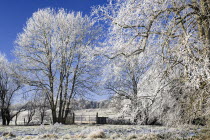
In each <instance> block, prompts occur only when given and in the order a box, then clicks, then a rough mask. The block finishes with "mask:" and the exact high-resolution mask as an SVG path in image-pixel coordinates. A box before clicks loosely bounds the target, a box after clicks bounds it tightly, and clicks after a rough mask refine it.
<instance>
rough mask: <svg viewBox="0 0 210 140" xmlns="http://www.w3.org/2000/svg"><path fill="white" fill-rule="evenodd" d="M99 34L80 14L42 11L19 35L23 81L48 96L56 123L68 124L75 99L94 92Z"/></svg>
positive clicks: (92, 22) (17, 52) (18, 55)
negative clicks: (93, 68)
mask: <svg viewBox="0 0 210 140" xmlns="http://www.w3.org/2000/svg"><path fill="white" fill-rule="evenodd" d="M99 30H100V28H97V27H95V21H94V20H92V19H90V18H89V17H88V16H82V14H81V13H80V12H78V13H74V12H71V13H67V12H66V11H65V10H63V9H60V10H58V12H56V11H55V10H53V9H42V10H39V11H37V12H35V13H34V14H33V16H32V17H31V18H30V19H29V20H28V21H27V24H26V27H24V29H23V33H21V34H19V35H18V38H17V40H16V43H17V47H16V48H15V54H16V56H17V57H18V58H19V60H20V64H21V67H22V70H23V71H24V72H25V75H24V76H23V75H22V76H19V78H21V79H22V80H23V81H24V82H25V83H27V84H29V85H30V86H34V87H36V88H37V90H40V91H41V92H42V93H44V94H46V95H47V100H48V101H49V104H50V107H51V111H52V118H53V123H55V122H62V123H65V119H66V117H67V115H68V113H69V108H70V103H71V99H72V98H73V97H75V95H76V94H82V93H84V92H88V91H87V90H91V85H92V84H93V81H94V76H93V75H94V74H93V71H91V69H92V66H93V65H92V64H91V63H92V61H93V58H94V57H93V55H92V50H93V48H94V47H93V45H92V44H93V42H94V41H95V40H96V39H97V38H98V37H100V36H99V35H98V32H99ZM56 110H58V112H57V111H56Z"/></svg>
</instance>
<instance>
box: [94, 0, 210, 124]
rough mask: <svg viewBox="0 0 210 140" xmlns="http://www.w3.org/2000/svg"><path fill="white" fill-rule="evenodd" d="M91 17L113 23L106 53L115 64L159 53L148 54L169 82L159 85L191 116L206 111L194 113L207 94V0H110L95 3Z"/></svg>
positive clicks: (209, 37) (209, 31)
mask: <svg viewBox="0 0 210 140" xmlns="http://www.w3.org/2000/svg"><path fill="white" fill-rule="evenodd" d="M93 15H94V16H95V17H96V18H97V19H98V20H102V21H105V23H107V24H109V25H110V28H109V34H108V39H107V40H106V42H107V43H106V45H107V47H105V48H104V55H105V56H106V57H107V58H109V59H115V60H116V61H115V60H113V61H115V62H113V64H114V65H116V63H117V64H118V63H123V62H124V61H125V60H127V59H128V60H130V62H132V61H134V60H132V57H133V56H137V57H138V56H139V55H140V54H141V53H145V52H146V51H151V52H153V54H156V55H153V56H147V57H150V58H151V59H152V58H153V59H152V60H155V61H154V62H153V64H155V65H157V67H159V68H160V70H162V72H161V75H162V79H164V80H165V82H163V83H165V85H162V86H161V87H164V88H165V91H168V92H169V93H172V94H171V95H172V96H173V98H176V99H177V100H173V102H176V103H175V105H177V104H179V105H178V106H179V108H186V110H187V111H186V112H189V113H188V114H187V115H186V114H185V116H188V120H189V118H193V117H194V118H195V117H198V116H199V115H198V114H200V115H201V114H202V113H198V114H197V113H196V112H197V111H199V110H203V106H204V104H206V99H208V97H209V95H207V94H208V93H209V92H208V91H209V89H208V85H209V74H210V73H209V72H210V71H209V59H210V50H209V48H210V2H209V0H189V1H183V0H126V1H124V0H110V1H109V4H107V5H105V6H98V7H95V8H94V9H93ZM154 56H155V57H154ZM157 62H159V63H157ZM116 66H117V65H116ZM123 68H125V69H124V70H126V67H124V66H123V67H121V68H118V69H120V70H121V69H123ZM152 68H153V69H154V67H152ZM121 74H122V71H118V77H117V74H115V73H114V76H113V77H115V76H116V77H117V78H118V79H120V80H122V79H123V78H122V77H123V76H121ZM117 78H115V79H117ZM122 81H123V80H122ZM118 82H119V80H118ZM120 83H121V82H119V83H118V84H120ZM112 86H114V84H112ZM161 87H160V88H159V89H162V88H161ZM118 88H120V86H119V87H118ZM158 91H160V90H158ZM131 93H132V91H128V90H127V91H126V94H131ZM178 94H180V96H179V97H178V98H177V97H176V96H177V95H178ZM167 97H169V94H168V96H167ZM184 99H186V101H185V103H184V102H183V100H184ZM186 103H187V104H186ZM184 106H185V107H184ZM198 106H199V107H198ZM163 110H164V109H163ZM179 111H180V110H179ZM177 112H178V111H177ZM180 112H182V111H180ZM190 112H191V113H190ZM182 115H183V114H181V115H180V116H182ZM186 118H187V117H186Z"/></svg>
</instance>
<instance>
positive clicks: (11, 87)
mask: <svg viewBox="0 0 210 140" xmlns="http://www.w3.org/2000/svg"><path fill="white" fill-rule="evenodd" d="M12 67H13V66H12V64H11V63H10V62H8V60H7V59H6V57H5V56H4V55H3V54H1V53H0V109H1V117H2V125H9V123H10V121H11V119H12V118H13V117H14V116H15V115H13V114H12V112H11V105H12V101H13V98H14V96H15V93H17V91H18V90H19V89H20V88H21V84H20V81H19V80H17V79H16V78H14V76H13V75H12V71H11V69H12Z"/></svg>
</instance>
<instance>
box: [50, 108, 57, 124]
mask: <svg viewBox="0 0 210 140" xmlns="http://www.w3.org/2000/svg"><path fill="white" fill-rule="evenodd" d="M51 111H52V119H53V120H52V123H53V124H55V123H56V122H57V116H56V109H55V108H52V109H51Z"/></svg>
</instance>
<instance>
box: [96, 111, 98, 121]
mask: <svg viewBox="0 0 210 140" xmlns="http://www.w3.org/2000/svg"><path fill="white" fill-rule="evenodd" d="M96 124H98V112H97V113H96Z"/></svg>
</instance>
